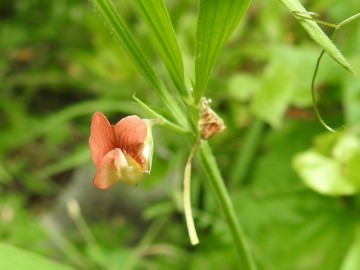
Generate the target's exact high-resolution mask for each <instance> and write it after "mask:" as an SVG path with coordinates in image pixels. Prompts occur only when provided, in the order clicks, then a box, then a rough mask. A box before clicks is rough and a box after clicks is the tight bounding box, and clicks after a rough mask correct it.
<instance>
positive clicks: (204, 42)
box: [194, 0, 250, 103]
mask: <svg viewBox="0 0 360 270" xmlns="http://www.w3.org/2000/svg"><path fill="white" fill-rule="evenodd" d="M249 4H250V0H225V1H224V0H212V1H207V0H200V5H199V16H198V21H197V28H196V41H195V89H194V95H195V103H198V102H199V101H200V98H201V97H202V96H203V94H204V92H205V89H206V86H207V83H208V80H209V77H210V74H211V71H212V69H213V67H214V64H215V62H216V60H217V59H218V57H219V54H220V52H221V50H222V48H223V47H224V45H225V42H226V41H227V40H228V39H229V37H230V35H231V34H232V33H233V31H234V29H235V28H236V26H237V25H238V24H239V22H240V20H241V18H242V17H243V15H244V13H245V11H246V10H247V8H248V6H249Z"/></svg>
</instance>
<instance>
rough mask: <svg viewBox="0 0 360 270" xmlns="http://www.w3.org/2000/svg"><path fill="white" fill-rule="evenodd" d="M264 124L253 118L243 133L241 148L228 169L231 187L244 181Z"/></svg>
mask: <svg viewBox="0 0 360 270" xmlns="http://www.w3.org/2000/svg"><path fill="white" fill-rule="evenodd" d="M264 126H265V124H264V122H263V121H262V120H260V119H255V121H254V122H253V123H252V125H251V126H250V128H249V130H248V132H247V134H246V135H245V140H244V143H243V148H242V149H241V151H238V153H239V154H238V155H237V156H236V157H235V159H234V162H233V166H232V168H231V170H230V186H231V187H235V186H237V185H238V184H242V183H243V182H244V180H245V179H244V178H245V176H246V174H247V172H248V171H249V166H250V164H251V162H252V160H253V159H254V157H255V154H256V152H257V150H258V147H259V145H260V142H261V138H262V134H263V130H264Z"/></svg>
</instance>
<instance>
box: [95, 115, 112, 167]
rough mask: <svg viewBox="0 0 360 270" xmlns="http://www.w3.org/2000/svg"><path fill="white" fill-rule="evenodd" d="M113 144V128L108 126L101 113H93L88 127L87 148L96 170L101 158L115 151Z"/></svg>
mask: <svg viewBox="0 0 360 270" xmlns="http://www.w3.org/2000/svg"><path fill="white" fill-rule="evenodd" d="M115 142H116V139H115V133H114V129H113V126H112V125H110V123H109V121H108V120H107V118H106V116H105V115H104V114H103V113H102V112H96V113H94V115H93V117H92V120H91V126H90V138H89V146H90V151H91V158H92V160H93V162H94V164H95V166H96V167H97V168H99V166H100V164H101V160H102V159H103V157H104V156H105V155H106V154H107V153H108V152H110V151H111V150H113V149H115Z"/></svg>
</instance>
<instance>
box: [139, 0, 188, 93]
mask: <svg viewBox="0 0 360 270" xmlns="http://www.w3.org/2000/svg"><path fill="white" fill-rule="evenodd" d="M135 2H136V4H137V6H138V10H139V11H140V12H141V15H142V17H143V19H144V20H145V22H146V24H147V26H148V27H149V30H150V32H151V34H152V35H151V36H152V37H153V39H154V41H155V43H156V46H157V47H158V49H159V52H160V55H161V57H162V59H163V61H164V63H165V65H166V68H167V70H168V72H169V74H170V77H171V79H172V80H173V82H174V85H175V86H176V88H177V89H178V90H179V92H180V94H181V95H182V96H188V95H189V93H188V91H187V90H186V87H185V84H184V65H183V60H182V57H181V53H180V49H179V45H178V42H177V39H176V36H175V32H174V29H173V26H172V24H171V21H170V18H169V14H168V12H167V9H166V6H165V4H164V2H163V1H162V0H152V1H149V0H136V1H135Z"/></svg>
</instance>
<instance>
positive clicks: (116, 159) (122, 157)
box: [89, 112, 153, 189]
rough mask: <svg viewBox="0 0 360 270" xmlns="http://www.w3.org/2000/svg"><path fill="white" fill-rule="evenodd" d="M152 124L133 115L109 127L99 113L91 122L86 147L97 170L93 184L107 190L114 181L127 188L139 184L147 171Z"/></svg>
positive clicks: (151, 150)
mask: <svg viewBox="0 0 360 270" xmlns="http://www.w3.org/2000/svg"><path fill="white" fill-rule="evenodd" d="M151 125H152V123H151V122H150V121H149V120H145V119H141V118H139V117H138V116H136V115H131V116H127V117H125V118H123V119H121V120H120V121H119V122H118V123H117V124H116V125H111V124H110V123H109V121H108V120H107V118H106V116H105V115H104V114H103V113H102V112H96V113H94V115H93V117H92V120H91V127H90V138H89V146H90V151H91V158H92V160H93V162H94V164H95V166H96V168H97V171H96V174H95V176H94V180H93V183H94V185H95V186H96V187H97V188H100V189H107V188H109V187H111V186H112V185H113V184H114V183H116V182H117V181H119V180H120V181H123V182H125V183H127V184H129V185H132V186H134V185H136V184H137V183H139V182H140V180H141V178H142V175H143V174H144V173H149V172H150V169H151V158H152V152H153V140H152V134H151Z"/></svg>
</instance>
